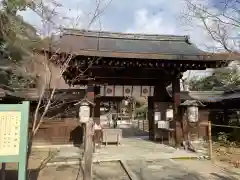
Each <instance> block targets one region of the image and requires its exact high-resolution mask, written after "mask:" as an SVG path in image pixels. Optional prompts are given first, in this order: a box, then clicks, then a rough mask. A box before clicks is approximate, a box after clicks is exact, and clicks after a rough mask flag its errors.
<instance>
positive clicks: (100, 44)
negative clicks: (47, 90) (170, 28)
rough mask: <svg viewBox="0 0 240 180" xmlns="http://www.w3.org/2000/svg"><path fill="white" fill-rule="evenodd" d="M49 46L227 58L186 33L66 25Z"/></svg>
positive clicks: (125, 54)
mask: <svg viewBox="0 0 240 180" xmlns="http://www.w3.org/2000/svg"><path fill="white" fill-rule="evenodd" d="M54 39H55V43H54V44H55V45H54V46H53V48H52V50H54V48H55V50H56V51H58V52H67V53H73V54H76V55H83V56H98V57H117V58H140V59H166V60H167V59H169V60H178V59H181V60H226V59H225V56H223V55H221V57H219V56H217V57H216V56H215V55H214V56H213V55H212V54H209V53H206V52H203V51H201V50H200V49H198V48H197V47H196V46H195V45H194V44H192V43H190V41H189V37H188V36H175V35H147V34H126V33H113V32H102V31H84V30H75V29H65V30H64V31H63V33H62V35H61V36H60V37H59V38H57V39H56V38H54Z"/></svg>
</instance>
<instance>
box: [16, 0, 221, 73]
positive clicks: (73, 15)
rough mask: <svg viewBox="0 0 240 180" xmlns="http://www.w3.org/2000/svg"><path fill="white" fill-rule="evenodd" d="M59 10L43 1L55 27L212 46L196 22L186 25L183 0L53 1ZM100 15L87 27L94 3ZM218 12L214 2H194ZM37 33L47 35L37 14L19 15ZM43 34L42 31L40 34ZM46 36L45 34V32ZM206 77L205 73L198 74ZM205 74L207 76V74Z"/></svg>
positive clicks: (207, 0) (185, 11)
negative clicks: (51, 11)
mask: <svg viewBox="0 0 240 180" xmlns="http://www.w3.org/2000/svg"><path fill="white" fill-rule="evenodd" d="M55 1H56V2H57V3H59V4H61V7H56V5H53V3H52V1H51V2H50V0H45V2H46V4H47V6H48V7H50V8H52V9H54V10H55V11H56V12H57V14H58V16H55V17H54V18H53V21H54V23H55V25H56V27H60V26H62V27H70V28H79V29H88V28H90V29H93V30H104V31H113V32H129V33H148V34H170V35H189V36H190V41H191V42H192V43H194V44H196V45H197V46H198V47H199V48H200V49H203V50H209V47H214V46H215V43H214V42H213V41H212V38H211V37H209V35H208V33H207V32H206V31H205V30H204V28H203V26H202V25H201V24H200V22H199V21H198V20H192V21H191V22H189V21H188V20H186V18H185V14H186V13H188V11H187V8H186V2H185V0H55ZM98 1H100V6H99V7H100V11H101V10H102V11H103V12H102V13H101V14H100V16H99V17H98V18H96V19H95V21H94V22H93V23H92V24H91V26H90V27H89V22H90V20H91V19H92V17H93V14H94V12H95V9H96V7H97V3H96V2H98ZM195 1H196V2H197V3H198V2H200V3H201V4H204V5H205V6H206V7H209V8H214V9H215V10H216V11H218V10H219V9H218V8H219V7H220V6H218V3H217V2H219V1H221V0H219V1H217V0H195ZM20 14H21V15H22V16H23V18H24V19H25V20H26V21H27V22H29V23H30V24H32V25H34V26H35V27H37V29H38V30H39V32H41V33H43V32H45V31H46V27H45V26H43V25H42V22H41V19H40V18H39V16H38V15H37V13H35V12H32V11H31V10H27V11H24V12H21V13H20ZM43 30H44V31H43ZM45 33H46V32H45ZM199 73H200V74H203V75H204V74H206V73H207V72H206V71H199ZM207 74H208V73H207Z"/></svg>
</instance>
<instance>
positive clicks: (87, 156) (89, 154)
mask: <svg viewBox="0 0 240 180" xmlns="http://www.w3.org/2000/svg"><path fill="white" fill-rule="evenodd" d="M90 119H91V118H90ZM92 122H93V121H92V120H89V122H87V123H86V131H85V133H86V135H85V137H86V140H85V142H86V145H85V153H84V175H83V179H84V180H92V158H93V141H92V132H93V123H92Z"/></svg>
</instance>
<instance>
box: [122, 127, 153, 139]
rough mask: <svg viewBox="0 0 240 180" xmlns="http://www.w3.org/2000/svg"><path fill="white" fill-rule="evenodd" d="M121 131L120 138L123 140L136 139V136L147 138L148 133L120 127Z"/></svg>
mask: <svg viewBox="0 0 240 180" xmlns="http://www.w3.org/2000/svg"><path fill="white" fill-rule="evenodd" d="M120 129H122V137H123V138H129V137H138V136H148V135H149V133H148V132H146V131H143V130H141V129H139V128H137V127H131V126H129V127H128V126H127V127H120Z"/></svg>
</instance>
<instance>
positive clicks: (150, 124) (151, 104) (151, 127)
mask: <svg viewBox="0 0 240 180" xmlns="http://www.w3.org/2000/svg"><path fill="white" fill-rule="evenodd" d="M153 114H154V100H153V97H148V128H149V140H154V136H155V134H154V129H155V127H154V115H153Z"/></svg>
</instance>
